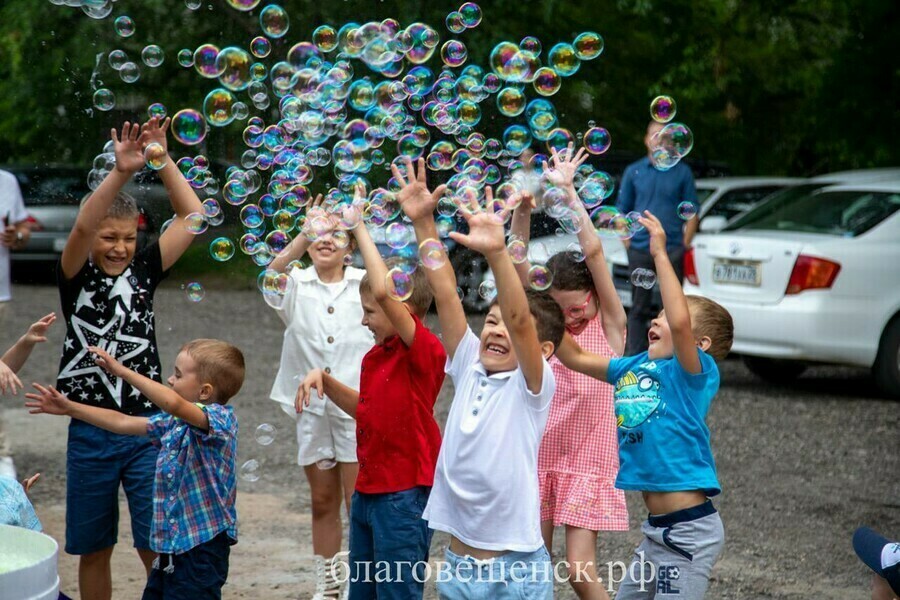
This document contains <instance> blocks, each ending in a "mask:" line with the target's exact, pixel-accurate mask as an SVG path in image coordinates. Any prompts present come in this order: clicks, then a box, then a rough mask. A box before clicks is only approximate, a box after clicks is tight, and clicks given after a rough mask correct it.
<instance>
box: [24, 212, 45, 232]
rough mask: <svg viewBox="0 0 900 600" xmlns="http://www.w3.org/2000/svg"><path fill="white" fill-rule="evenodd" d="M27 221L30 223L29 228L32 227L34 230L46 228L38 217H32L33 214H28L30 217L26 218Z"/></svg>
mask: <svg viewBox="0 0 900 600" xmlns="http://www.w3.org/2000/svg"><path fill="white" fill-rule="evenodd" d="M25 223H26V224H27V225H28V228H29V229H31V230H32V231H43V229H44V226H43V225H41V222H40V221H38V220H37V219H35V218H34V217H32V216H31V215H28V218H27V219H25Z"/></svg>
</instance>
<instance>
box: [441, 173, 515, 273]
mask: <svg viewBox="0 0 900 600" xmlns="http://www.w3.org/2000/svg"><path fill="white" fill-rule="evenodd" d="M484 194H485V205H486V206H487V210H484V209H482V208H481V207H480V206H477V205H476V206H472V207H467V206H462V205H460V206H459V214H461V215H462V216H463V218H464V219H465V220H466V222H467V223H468V224H469V233H468V234H462V233H458V232H456V231H454V232H451V233H450V237H451V238H452V239H453V240H454V241H455V242H458V243H460V244H462V245H463V246H465V247H466V248H470V249H472V250H474V251H476V252H480V253H481V254H484V255H485V256H486V255H488V254H492V253H494V252H505V251H506V240H505V237H504V232H503V218H502V217H501V216H500V215H499V214H497V213H495V212H494V211H495V210H496V209H497V207H496V206H495V204H494V191H493V190H492V189H491V188H490V187H486V188H485V190H484Z"/></svg>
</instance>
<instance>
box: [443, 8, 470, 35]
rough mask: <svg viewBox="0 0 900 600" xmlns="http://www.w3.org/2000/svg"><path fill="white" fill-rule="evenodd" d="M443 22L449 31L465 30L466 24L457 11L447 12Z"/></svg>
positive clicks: (460, 31) (459, 31) (458, 31)
mask: <svg viewBox="0 0 900 600" xmlns="http://www.w3.org/2000/svg"><path fill="white" fill-rule="evenodd" d="M445 23H446V25H447V29H449V30H450V32H451V33H462V32H463V31H465V30H466V25H465V23H463V18H462V15H461V14H459V11H456V10H455V11H453V12H452V13H450V14H448V15H447V19H446V21H445Z"/></svg>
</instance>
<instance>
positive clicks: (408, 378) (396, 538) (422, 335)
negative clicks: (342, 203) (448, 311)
mask: <svg viewBox="0 0 900 600" xmlns="http://www.w3.org/2000/svg"><path fill="white" fill-rule="evenodd" d="M353 234H354V236H355V238H356V240H357V241H358V243H359V250H360V253H361V254H362V256H363V260H364V261H365V266H366V275H365V277H363V279H362V281H361V282H360V287H359V293H360V301H361V303H362V307H363V319H362V324H363V325H364V326H366V327H367V328H368V329H369V330H370V331H371V332H372V335H373V336H374V337H375V346H374V347H373V348H372V349H371V350H369V352H368V353H367V354H366V355H365V357H363V359H362V367H361V377H360V382H359V393H357V392H356V391H355V390H353V389H352V388H349V387H347V386H345V385H343V384H342V383H341V382H339V381H338V380H336V379H335V378H334V377H333V376H331V375H328V374H326V373H324V372H323V371H322V369H316V370H314V371H312V372H310V374H309V375H308V376H307V377H306V379H305V380H304V382H303V385H302V387H301V389H300V391H299V393H298V396H297V409H298V410H302V409H303V408H304V406H305V405H306V404H308V402H309V398H310V390H311V389H313V388H314V389H316V390H317V391H318V394H319V397H322V395H323V394H325V395H327V396H328V397H329V398H330V399H331V400H332V402H334V403H335V404H336V405H337V406H338V407H340V408H341V410H343V411H345V412H346V413H347V414H349V415H350V416H352V417H354V418H355V419H356V443H357V446H356V454H357V457H358V458H359V475H358V476H357V478H356V492H355V493H354V494H353V502H352V504H351V509H350V594H349V598H350V600H364V599H374V598H421V597H422V592H423V588H424V581H425V579H424V576H423V574H422V573H417V572H414V571H413V569H414V568H415V567H416V566H417V565H423V564H424V563H425V562H427V561H428V548H429V546H430V544H431V530H430V529H429V528H428V524H427V523H426V522H425V521H424V520H423V519H422V511H423V510H424V509H425V503H426V502H427V501H428V495H429V492H430V491H431V486H432V485H433V483H434V468H435V463H436V462H437V456H438V451H439V449H440V446H441V432H440V428H439V427H438V424H437V422H436V421H435V419H434V404H435V401H436V400H437V396H438V394H439V393H440V391H441V384H442V383H443V381H444V363H445V362H446V360H447V354H446V353H445V352H444V348H443V347H442V346H441V341H440V340H439V339H438V337H437V336H436V335H434V334H433V333H432V332H431V331H429V330H428V329H427V328H426V327H425V325H423V324H422V320H423V319H424V318H425V315H426V313H427V312H428V307H429V306H431V302H432V299H433V297H432V294H431V289H430V288H429V286H428V282H427V281H426V279H425V275H424V273H422V271H423V270H425V267H424V266H419V267H418V268H417V269H416V270H415V271H413V273H412V276H411V283H412V290H411V294H410V295H409V297H408V298H407V299H406V300H404V301H402V302H401V301H400V300H399V299H398V294H397V292H396V291H395V290H394V289H393V286H390V289H389V284H388V283H387V281H386V280H387V278H388V270H387V267H386V266H385V264H384V261H383V260H382V258H381V256H380V255H379V254H378V249H377V248H376V246H375V243H374V242H373V241H372V238H371V237H370V236H369V232H368V231H367V230H366V226H365V225H364V224H360V225H358V226H357V227H356V228H355V229H353ZM403 295H404V296H405V293H404V294H403ZM383 564H389V565H397V570H396V571H394V576H393V578H392V580H391V581H381V580H378V579H377V578H376V577H375V571H376V569H377V567H376V565H383Z"/></svg>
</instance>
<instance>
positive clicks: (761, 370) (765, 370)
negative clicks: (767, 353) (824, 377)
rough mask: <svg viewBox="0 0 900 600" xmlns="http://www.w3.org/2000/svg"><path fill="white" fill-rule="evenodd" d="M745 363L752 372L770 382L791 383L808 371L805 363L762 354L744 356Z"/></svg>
mask: <svg viewBox="0 0 900 600" xmlns="http://www.w3.org/2000/svg"><path fill="white" fill-rule="evenodd" d="M744 364H745V365H747V368H748V369H750V372H751V373H753V374H754V375H756V376H757V377H759V378H760V379H763V380H765V381H768V382H769V383H790V382H791V381H794V380H795V379H797V378H798V377H800V375H802V374H803V372H804V371H806V364H805V363H802V362H798V361H795V360H778V359H775V358H763V357H761V356H744Z"/></svg>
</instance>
